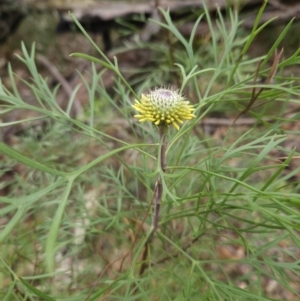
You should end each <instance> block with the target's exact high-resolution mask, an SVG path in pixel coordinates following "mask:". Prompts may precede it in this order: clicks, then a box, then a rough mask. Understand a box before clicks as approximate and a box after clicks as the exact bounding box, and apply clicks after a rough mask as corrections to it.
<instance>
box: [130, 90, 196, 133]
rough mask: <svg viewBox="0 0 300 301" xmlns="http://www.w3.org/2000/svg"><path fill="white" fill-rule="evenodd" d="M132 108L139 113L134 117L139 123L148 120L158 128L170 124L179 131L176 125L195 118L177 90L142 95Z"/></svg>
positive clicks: (155, 91) (189, 106) (191, 108)
mask: <svg viewBox="0 0 300 301" xmlns="http://www.w3.org/2000/svg"><path fill="white" fill-rule="evenodd" d="M132 107H133V108H134V109H136V110H137V111H138V112H139V114H138V115H135V116H134V117H136V118H137V119H139V120H140V121H141V122H144V121H147V120H149V121H151V122H153V123H154V124H155V125H159V126H163V125H170V124H172V125H173V126H174V127H175V128H176V129H177V130H178V129H179V125H178V123H183V120H190V119H192V118H194V117H196V116H195V115H194V114H192V113H193V111H194V108H193V106H192V105H190V104H189V101H187V100H185V98H184V97H183V96H182V95H181V94H180V93H179V92H178V90H177V91H175V90H169V89H165V88H160V89H155V90H153V91H150V92H149V93H147V94H142V96H141V99H140V100H137V99H136V100H135V104H134V105H132Z"/></svg>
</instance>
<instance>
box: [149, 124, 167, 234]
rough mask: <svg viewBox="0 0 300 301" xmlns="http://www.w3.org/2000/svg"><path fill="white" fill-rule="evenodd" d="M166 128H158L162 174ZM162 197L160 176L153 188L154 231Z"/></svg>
mask: <svg viewBox="0 0 300 301" xmlns="http://www.w3.org/2000/svg"><path fill="white" fill-rule="evenodd" d="M167 129H168V128H167V127H166V126H161V127H159V139H160V151H159V154H160V167H161V170H162V171H163V172H165V171H166V149H167V142H166V136H167ZM162 195H163V185H162V181H161V176H159V177H158V179H157V181H156V187H155V196H154V216H153V222H152V226H153V230H154V231H155V230H156V229H157V227H158V222H159V213H160V204H161V199H162Z"/></svg>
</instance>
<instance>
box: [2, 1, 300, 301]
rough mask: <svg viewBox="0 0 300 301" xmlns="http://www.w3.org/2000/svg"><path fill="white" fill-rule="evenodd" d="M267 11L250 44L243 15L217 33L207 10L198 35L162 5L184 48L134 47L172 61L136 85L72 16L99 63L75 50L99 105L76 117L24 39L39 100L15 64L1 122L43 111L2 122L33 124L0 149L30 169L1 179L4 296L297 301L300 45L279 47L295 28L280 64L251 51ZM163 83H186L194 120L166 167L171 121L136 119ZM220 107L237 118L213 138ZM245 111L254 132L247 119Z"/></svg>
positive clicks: (7, 163)
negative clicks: (205, 31) (206, 31)
mask: <svg viewBox="0 0 300 301" xmlns="http://www.w3.org/2000/svg"><path fill="white" fill-rule="evenodd" d="M263 10H264V7H262V8H261V10H260V12H259V14H258V16H257V19H256V21H255V24H254V27H253V30H252V31H251V33H250V34H249V35H248V36H240V35H239V20H238V15H237V13H234V12H231V13H230V14H229V20H230V26H229V27H228V26H226V25H225V21H224V19H223V16H222V15H221V14H219V19H218V21H217V27H215V26H214V25H213V21H212V20H211V19H210V16H209V13H208V12H207V10H204V12H203V14H201V15H200V16H199V18H198V20H197V21H196V22H195V26H194V30H193V31H192V34H191V36H190V39H189V40H186V39H185V38H184V37H183V36H182V35H181V34H180V32H179V31H178V30H177V29H176V26H175V24H174V23H173V21H172V20H171V18H170V14H169V12H168V11H164V10H162V11H161V14H162V16H163V18H164V20H163V21H162V22H158V21H153V22H156V23H158V24H159V26H161V27H162V30H163V31H164V32H166V33H167V34H168V35H169V36H170V37H171V42H170V43H171V44H168V45H167V44H164V43H163V42H162V41H157V42H148V43H146V42H141V41H139V40H137V41H136V42H135V43H133V42H132V43H130V44H128V45H127V46H126V51H127V50H129V49H143V48H146V49H151V50H152V53H153V60H154V61H155V60H156V59H157V60H159V62H160V63H159V64H156V65H155V66H153V67H151V66H149V67H148V68H146V69H144V70H143V69H141V70H136V72H137V75H138V76H137V77H136V78H134V79H132V82H128V81H127V80H126V78H125V76H123V75H122V72H121V71H120V70H119V67H118V61H117V59H115V60H114V61H110V60H109V59H108V58H107V57H106V55H105V54H104V53H103V52H102V51H101V50H100V49H99V48H98V47H97V45H96V44H95V43H94V42H93V41H92V40H91V38H90V37H89V36H88V34H87V33H86V32H85V31H84V29H83V28H82V27H81V26H80V24H79V23H78V21H77V20H76V19H75V18H74V17H73V16H72V18H73V19H74V22H75V23H76V24H77V26H79V28H80V29H81V30H82V32H83V33H84V35H85V36H86V38H87V40H88V41H89V42H90V43H92V45H93V46H94V47H95V48H96V50H97V51H98V54H99V57H97V58H96V57H91V56H88V55H86V54H80V53H75V54H72V57H73V58H74V59H76V57H80V58H85V59H87V60H89V61H91V62H92V67H91V69H90V73H89V74H85V76H84V75H82V84H83V85H84V86H85V88H86V89H87V91H88V95H89V107H88V108H86V111H85V112H86V114H83V116H80V118H74V117H72V108H73V106H74V101H75V98H76V92H77V89H75V90H74V92H73V95H72V96H71V97H70V99H69V101H68V104H67V106H66V108H65V109H62V108H61V107H60V106H59V105H58V104H57V101H56V93H57V89H58V87H57V88H55V89H54V90H51V89H50V88H49V86H48V83H47V80H45V79H44V78H42V77H41V76H40V75H39V72H38V70H37V67H36V64H35V48H34V46H33V47H32V49H31V51H28V50H27V49H26V48H25V46H24V45H22V52H23V55H22V56H19V59H20V61H21V62H23V63H24V64H25V65H26V67H27V68H28V70H29V72H30V74H31V79H30V80H29V81H26V80H25V79H21V81H23V83H25V85H26V86H27V87H28V88H29V89H30V90H31V93H32V96H33V97H34V99H35V102H34V103H29V102H26V101H24V99H23V98H22V97H21V95H20V92H19V90H18V86H17V84H16V76H15V75H14V73H13V71H12V70H11V68H9V70H8V71H9V74H10V81H11V84H12V88H11V89H7V88H6V87H4V85H2V84H1V85H0V100H1V105H0V106H1V114H3V115H4V114H7V113H9V112H13V111H15V110H26V111H30V112H32V113H33V115H32V116H34V117H29V118H27V119H26V120H17V121H13V122H7V123H5V122H3V123H2V124H1V127H9V126H12V125H14V124H19V123H20V124H26V125H27V132H25V133H24V134H23V135H22V136H19V138H18V139H19V140H18V141H19V143H17V144H15V145H13V146H9V145H7V144H5V143H1V144H0V151H1V152H2V153H3V155H4V157H3V165H2V169H1V172H2V174H3V175H5V174H6V173H7V172H8V171H10V170H12V169H13V166H18V169H17V171H18V172H19V173H20V175H19V173H18V172H15V173H14V176H13V177H12V178H10V180H9V181H6V182H5V181H3V182H2V183H1V185H2V188H4V187H5V186H9V187H10V192H9V194H8V195H4V196H1V197H0V202H1V205H0V216H1V218H0V223H1V232H0V242H1V254H0V262H1V265H0V292H1V293H0V295H1V300H48V301H53V300H70V301H71V300H72V301H75V300H88V301H93V300H128V301H129V300H164V301H165V300H209V301H213V300H220V301H224V300H231V301H233V300H236V301H240V300H298V299H299V296H300V291H299V281H300V277H299V276H300V275H299V260H300V254H299V250H298V249H299V247H300V238H299V231H298V229H299V220H300V214H299V209H298V206H299V204H300V198H299V184H298V182H297V181H296V180H295V177H296V176H297V173H299V167H297V166H296V167H294V168H289V167H290V164H291V162H292V161H293V160H297V158H298V156H299V152H298V151H297V148H294V147H290V143H288V142H289V141H290V140H291V139H295V138H293V137H297V135H298V134H299V131H298V130H293V131H289V129H290V127H289V126H288V125H289V124H291V122H296V121H297V120H298V119H299V113H297V112H295V113H294V114H293V116H292V117H291V116H290V115H289V116H288V117H287V115H286V112H287V108H288V107H289V106H290V105H291V104H292V105H293V106H297V105H299V100H298V99H299V94H300V93H299V86H298V82H299V78H298V77H296V76H292V75H287V74H289V72H286V70H289V69H288V68H289V66H293V65H295V64H298V63H299V59H300V57H299V53H300V51H299V50H297V51H296V52H295V53H294V54H293V55H292V56H291V57H288V58H285V57H284V54H282V52H281V51H280V43H281V41H282V39H283V38H284V36H285V34H286V32H287V31H288V30H289V28H290V26H291V24H292V22H290V23H289V24H288V25H287V26H286V28H285V29H284V31H283V32H282V34H281V35H280V36H279V37H278V39H277V40H276V42H275V43H274V45H273V47H272V48H271V49H270V50H269V52H268V53H266V55H264V56H262V57H257V58H250V57H248V56H247V51H248V49H249V47H250V45H251V43H252V42H253V40H254V39H255V37H256V36H257V34H258V33H259V32H260V31H261V30H262V29H263V28H264V27H265V26H267V25H268V24H269V23H270V22H271V21H272V20H270V22H267V23H266V24H263V25H259V24H260V23H259V20H260V18H261V15H262V13H263ZM202 20H206V22H207V23H208V25H209V27H210V35H211V38H210V39H209V40H207V41H206V42H203V44H201V43H198V42H197V41H196V40H195V30H196V28H197V26H198V24H199V22H200V21H202ZM277 49H278V50H277ZM97 66H101V68H100V69H99V68H98V67H97ZM106 70H112V71H113V72H114V73H115V74H116V75H117V77H116V80H115V84H114V93H112V92H108V91H106V88H105V85H104V84H103V82H102V78H103V77H105V75H106ZM125 72H126V71H125ZM127 72H132V70H127ZM86 75H87V76H86ZM87 78H88V79H87ZM261 78H263V79H264V81H261ZM18 80H20V79H18ZM178 82H179V83H180V85H179V86H177V85H178ZM155 86H158V87H160V86H163V87H170V86H174V87H175V88H177V89H178V90H179V91H180V93H184V95H185V96H186V98H187V99H188V100H189V101H190V103H192V104H193V105H194V108H195V112H194V114H195V115H196V118H194V119H192V120H190V121H187V122H184V124H183V125H182V126H181V128H180V129H179V130H178V131H177V130H175V129H171V128H170V130H169V131H168V133H167V137H166V139H167V150H166V170H165V172H164V171H163V170H161V169H160V165H159V163H160V162H159V161H160V160H159V159H158V158H159V149H160V143H159V136H158V130H157V127H156V126H155V125H152V124H151V123H149V122H145V123H140V122H139V121H138V120H137V119H134V118H133V115H134V110H133V108H132V104H133V103H134V99H140V96H141V93H143V92H145V91H147V90H149V89H152V88H153V87H155ZM212 112H218V113H219V115H222V116H223V117H229V118H227V120H228V121H230V122H229V123H228V125H226V126H221V127H217V128H220V130H219V132H218V131H215V132H214V135H211V133H212V132H213V129H215V128H216V126H214V125H211V127H212V128H213V129H211V130H207V127H206V126H205V123H204V126H203V123H202V122H203V119H204V118H205V117H206V116H209V115H210V114H211V113H212ZM239 112H240V113H243V115H241V114H239ZM240 115H241V116H242V117H244V116H251V118H248V120H252V121H253V123H252V125H251V126H249V125H248V126H245V125H239V123H238V122H239V120H240V119H239V118H240ZM234 123H235V124H234ZM37 124H38V126H37ZM293 166H294V165H293ZM158 176H159V177H160V179H161V183H162V186H163V194H162V203H161V208H160V216H159V225H158V229H153V227H152V226H151V221H152V218H153V202H154V201H155V200H154V196H155V191H154V190H155V187H156V186H155V182H156V180H157V177H158Z"/></svg>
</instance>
